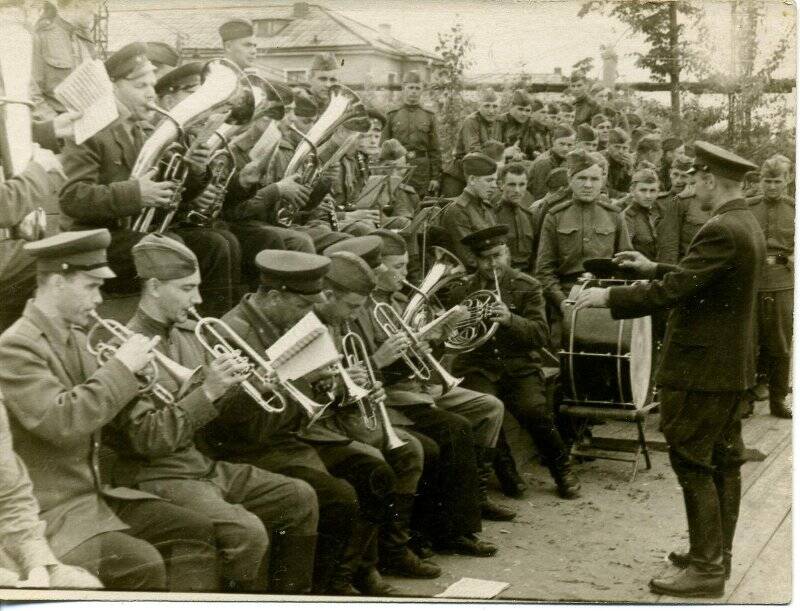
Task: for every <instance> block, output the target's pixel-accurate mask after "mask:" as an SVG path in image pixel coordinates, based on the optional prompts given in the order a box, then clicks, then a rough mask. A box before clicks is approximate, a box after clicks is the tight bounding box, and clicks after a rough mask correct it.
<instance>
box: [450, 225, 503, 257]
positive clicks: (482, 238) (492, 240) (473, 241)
mask: <svg viewBox="0 0 800 611" xmlns="http://www.w3.org/2000/svg"><path fill="white" fill-rule="evenodd" d="M507 235H508V225H495V226H494V227H486V228H484V229H479V230H478V231H475V232H473V233H470V234H469V235H466V236H464V237H463V238H461V243H462V244H463V245H464V246H466V247H467V248H469V249H470V250H471V251H472V252H473V253H475V254H476V255H479V254H480V253H481V252H483V251H484V250H489V249H490V248H494V247H495V246H498V245H500V244H505V243H506V236H507Z"/></svg>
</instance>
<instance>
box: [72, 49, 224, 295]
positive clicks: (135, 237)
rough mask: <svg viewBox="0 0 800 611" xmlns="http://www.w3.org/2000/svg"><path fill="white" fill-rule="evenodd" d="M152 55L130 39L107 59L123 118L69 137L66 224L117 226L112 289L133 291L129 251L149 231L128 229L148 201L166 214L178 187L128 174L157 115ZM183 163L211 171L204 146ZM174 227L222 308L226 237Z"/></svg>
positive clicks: (109, 286) (111, 254)
mask: <svg viewBox="0 0 800 611" xmlns="http://www.w3.org/2000/svg"><path fill="white" fill-rule="evenodd" d="M146 53H147V48H146V46H145V45H144V43H131V44H129V45H126V46H125V47H123V48H122V49H120V50H119V51H117V52H116V53H114V54H112V55H111V56H110V57H109V58H108V59H107V60H106V63H105V65H106V70H107V71H108V75H109V77H110V78H111V80H112V82H113V85H114V95H115V96H116V99H117V108H118V110H119V114H120V116H119V118H118V119H117V120H115V121H114V122H113V123H111V124H110V125H109V126H108V127H105V128H103V129H102V130H100V131H99V132H98V133H97V134H95V135H94V136H92V137H91V138H89V139H88V140H87V141H86V142H84V143H83V144H80V145H76V144H70V143H67V145H66V146H65V148H64V171H65V173H66V175H67V182H66V184H65V185H64V187H63V188H62V190H61V195H60V205H61V212H62V215H61V226H62V229H64V230H69V229H88V228H97V227H104V228H107V229H108V230H109V231H110V232H111V246H110V248H109V252H108V256H109V262H110V265H111V268H112V269H113V270H114V272H115V274H116V278H114V279H112V281H111V282H109V283H108V284H107V285H106V289H107V290H108V291H109V292H111V293H120V292H122V293H124V292H128V291H129V290H130V286H131V282H132V281H133V279H134V278H135V274H136V270H135V267H134V264H133V259H132V257H131V254H130V252H131V248H132V247H133V245H134V244H136V243H137V242H138V241H139V240H140V239H141V238H142V237H143V235H144V234H142V233H140V232H138V231H133V230H132V229H130V228H129V227H130V222H131V220H132V219H135V218H136V217H137V216H138V215H139V214H140V213H141V212H142V211H143V210H144V209H145V208H148V207H155V208H157V209H159V210H162V211H163V212H166V211H167V209H169V208H170V206H171V203H172V201H173V200H174V199H175V196H176V194H175V192H176V189H177V188H178V187H177V185H176V184H175V183H173V182H171V181H160V180H157V179H155V175H154V173H155V170H152V171H150V172H148V173H146V174H144V175H142V176H140V177H138V178H130V174H131V170H132V169H133V167H134V164H135V163H136V159H137V156H138V154H139V152H140V150H141V149H142V145H143V144H144V141H145V130H148V129H149V128H150V127H151V125H150V121H152V120H153V118H154V112H153V111H152V110H151V107H150V105H151V104H152V103H153V102H154V101H155V89H154V86H155V83H156V79H155V76H154V73H153V70H154V68H153V65H152V64H151V63H150V62H149V61H148V60H147V57H146ZM185 161H186V163H187V165H188V167H189V170H190V175H193V176H195V177H196V176H201V175H203V174H204V173H205V170H206V165H207V163H208V158H207V155H205V153H204V152H203V151H202V150H201V149H198V150H196V151H195V153H192V154H190V155H188V156H187V157H186V158H185ZM170 231H174V233H175V234H176V235H178V236H181V237H182V236H184V235H185V236H186V240H187V245H188V246H189V247H190V248H191V249H193V251H194V252H195V253H196V255H197V257H198V260H199V261H200V270H201V272H202V273H203V274H204V277H205V278H206V279H207V281H208V284H209V287H208V292H209V293H211V294H209V295H207V296H208V297H209V302H210V303H209V307H210V308H212V309H221V308H224V306H225V304H226V301H227V300H229V299H230V290H231V289H230V286H231V272H230V270H231V260H232V259H231V251H230V244H229V242H228V240H226V239H225V238H224V237H223V236H222V235H219V234H217V233H214V232H204V233H203V234H202V235H197V233H196V232H194V231H193V230H192V231H189V232H184V231H182V230H181V228H180V227H174V228H170Z"/></svg>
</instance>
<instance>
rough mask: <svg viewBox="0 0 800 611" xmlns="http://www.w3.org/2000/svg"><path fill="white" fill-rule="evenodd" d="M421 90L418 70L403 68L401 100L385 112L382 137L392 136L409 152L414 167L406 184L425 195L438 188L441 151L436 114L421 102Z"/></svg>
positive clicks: (390, 137) (436, 190)
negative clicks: (404, 69)
mask: <svg viewBox="0 0 800 611" xmlns="http://www.w3.org/2000/svg"><path fill="white" fill-rule="evenodd" d="M422 91H423V83H422V78H421V77H420V75H419V72H417V71H415V70H410V71H409V72H406V74H405V75H404V76H403V104H402V106H400V107H398V108H395V109H393V110H390V111H389V112H388V113H387V115H386V125H385V127H384V129H383V140H390V139H392V138H395V139H396V140H398V141H399V142H400V144H402V145H403V146H404V147H406V150H407V151H409V153H411V155H409V158H410V160H411V162H412V163H413V164H414V165H415V166H416V167H415V168H414V172H413V173H412V174H411V178H409V179H408V184H409V185H411V186H412V187H414V190H415V191H416V192H417V193H418V194H420V195H422V196H424V195H425V194H426V193H429V192H430V193H438V191H439V174H440V173H441V171H442V153H441V151H440V150H439V136H438V134H437V133H436V115H435V114H434V113H433V111H432V110H429V109H427V108H425V107H424V106H422V105H421V104H420V97H421V95H422Z"/></svg>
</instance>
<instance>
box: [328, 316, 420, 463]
mask: <svg viewBox="0 0 800 611" xmlns="http://www.w3.org/2000/svg"><path fill="white" fill-rule="evenodd" d="M342 352H343V353H344V356H345V360H346V362H347V366H348V367H363V368H364V369H365V370H366V372H367V377H368V378H369V383H370V388H369V390H370V391H371V390H372V389H373V388H375V384H376V383H377V378H376V377H375V370H374V369H373V368H372V364H371V363H370V359H369V352H368V351H367V346H366V345H365V344H364V340H363V339H361V336H360V335H358V334H357V333H354V332H353V331H351V330H350V328H349V327H348V329H347V333H346V334H345V335H344V337H342ZM358 409H359V411H360V412H361V418H362V419H363V420H364V426H365V427H366V428H367V429H368V430H370V431H374V430H375V429H377V428H378V426H380V427H381V430H382V431H383V438H384V444H385V447H386V450H387V451H391V450H396V449H397V448H400V447H402V446H404V445H406V442H405V441H403V440H402V439H400V437H398V435H397V433H396V432H395V430H394V428H393V427H392V422H391V420H390V419H389V413H388V412H387V411H386V404H385V403H384V402H383V401H374V400H373V399H370V398H369V397H366V398H364V399H360V400H359V401H358Z"/></svg>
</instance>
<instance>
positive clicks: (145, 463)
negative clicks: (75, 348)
mask: <svg viewBox="0 0 800 611" xmlns="http://www.w3.org/2000/svg"><path fill="white" fill-rule="evenodd" d="M133 259H134V264H135V265H136V272H137V276H138V277H139V279H140V280H141V281H142V292H141V295H140V298H139V306H138V309H137V310H136V313H135V314H134V316H133V318H132V319H131V320H129V321H128V322H127V324H126V326H127V327H128V328H129V329H130V330H131V331H133V332H134V333H138V334H141V335H143V336H145V337H147V338H152V339H153V340H157V341H158V344H159V347H158V348H157V350H159V351H160V352H161V353H162V354H163V355H165V356H166V357H168V358H169V359H171V360H172V361H174V362H175V363H178V364H179V365H182V366H183V367H186V368H187V370H189V371H194V372H195V373H194V376H193V377H192V378H191V379H189V380H184V379H176V378H175V377H173V374H172V373H171V372H169V371H166V370H165V368H164V367H160V368H159V375H158V378H157V382H158V383H159V384H160V385H161V386H162V388H164V389H165V390H166V391H168V392H169V393H171V394H172V396H173V397H174V400H172V401H169V402H163V401H161V400H160V399H154V400H149V399H142V400H140V401H138V402H135V403H133V404H129V406H128V407H127V408H126V409H124V410H122V411H121V412H120V413H119V414H117V416H116V417H115V418H114V420H113V421H112V422H111V423H110V424H109V425H108V427H107V428H108V431H109V433H111V434H110V435H109V438H110V439H111V440H112V441H113V446H114V449H115V450H116V451H117V454H118V456H119V458H118V459H117V460H116V462H115V463H114V465H113V466H112V468H111V472H112V473H113V477H114V483H115V484H118V485H128V486H131V487H135V488H138V489H140V490H144V491H147V492H150V493H152V494H155V495H157V496H159V497H161V498H163V499H166V500H169V501H170V502H172V503H174V504H176V505H178V506H179V507H187V508H191V509H193V510H196V511H198V512H199V513H201V514H202V515H204V516H206V517H208V518H209V519H210V520H211V521H212V523H213V524H214V532H215V537H216V541H217V546H218V547H219V552H220V555H221V557H222V558H224V561H223V563H222V564H221V566H220V573H221V574H220V577H221V578H222V583H223V584H226V585H225V589H226V590H229V591H234V592H237V591H238V592H274V593H284V594H302V593H305V592H308V591H310V588H311V573H312V569H313V565H314V546H315V540H316V529H317V519H318V513H317V504H316V495H315V493H314V491H313V490H312V489H311V487H310V486H309V485H308V484H306V483H305V482H302V481H300V480H295V479H291V478H288V477H285V476H283V475H278V474H275V473H269V472H267V471H262V470H261V469H257V468H255V467H251V466H248V465H240V464H234V463H231V462H224V461H214V460H211V459H210V458H208V457H207V456H206V455H204V454H203V453H201V452H200V450H199V449H198V448H197V446H196V445H195V436H196V435H197V433H198V431H200V430H201V429H202V428H203V427H204V426H206V425H208V424H209V423H210V422H212V421H213V420H215V419H216V418H218V417H222V418H224V417H225V415H226V414H228V413H230V412H233V411H236V410H240V409H247V408H248V407H249V405H251V404H252V401H253V400H252V399H251V398H250V397H248V396H247V394H246V393H245V392H244V391H243V390H242V388H241V383H242V382H243V381H244V380H245V379H247V376H248V371H247V365H246V364H245V363H243V362H242V361H241V359H239V358H238V356H237V354H235V353H233V352H223V353H222V354H218V355H216V354H215V355H212V354H211V353H210V351H209V350H207V349H206V348H204V347H203V345H202V344H201V343H200V340H199V339H198V338H197V336H196V333H195V329H196V326H197V321H196V320H195V318H194V316H193V311H194V308H196V307H197V306H198V305H199V304H200V303H201V301H202V300H201V298H200V293H199V291H198V287H199V286H200V280H201V278H200V271H199V265H198V262H197V258H196V257H195V255H194V253H193V252H192V251H191V250H189V249H188V248H187V247H186V246H185V245H184V244H182V243H180V242H177V241H175V240H173V239H171V238H168V237H166V236H163V235H160V234H149V235H147V236H145V237H144V238H142V240H141V241H140V242H139V243H138V244H136V246H134V247H133ZM205 337H207V338H208V339H209V342H211V343H212V344H214V345H216V343H217V342H216V340H215V339H214V337H213V335H212V334H209V333H205ZM243 406H244V407H243Z"/></svg>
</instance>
